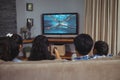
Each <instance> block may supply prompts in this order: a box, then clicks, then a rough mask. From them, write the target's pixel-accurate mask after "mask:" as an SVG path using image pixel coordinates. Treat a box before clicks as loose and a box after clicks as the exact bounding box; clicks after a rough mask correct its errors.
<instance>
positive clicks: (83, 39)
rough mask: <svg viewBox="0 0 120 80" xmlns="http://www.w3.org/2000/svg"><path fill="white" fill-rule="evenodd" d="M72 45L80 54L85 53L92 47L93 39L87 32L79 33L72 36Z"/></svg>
mask: <svg viewBox="0 0 120 80" xmlns="http://www.w3.org/2000/svg"><path fill="white" fill-rule="evenodd" d="M74 45H75V49H76V51H77V52H78V53H79V54H80V55H87V54H88V53H89V52H90V51H91V49H92V47H93V39H92V38H91V36H90V35H88V34H79V35H78V36H76V37H75V38H74Z"/></svg>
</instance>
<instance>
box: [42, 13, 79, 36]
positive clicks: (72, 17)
mask: <svg viewBox="0 0 120 80" xmlns="http://www.w3.org/2000/svg"><path fill="white" fill-rule="evenodd" d="M78 27H79V25H78V13H44V14H42V34H43V35H52V36H54V35H56V36H59V35H61V36H62V35H77V34H78V30H79V29H78Z"/></svg>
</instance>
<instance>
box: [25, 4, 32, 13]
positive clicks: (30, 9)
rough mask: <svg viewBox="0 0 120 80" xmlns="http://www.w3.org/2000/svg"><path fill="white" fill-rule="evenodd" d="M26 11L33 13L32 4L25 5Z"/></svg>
mask: <svg viewBox="0 0 120 80" xmlns="http://www.w3.org/2000/svg"><path fill="white" fill-rule="evenodd" d="M26 10H27V11H33V3H26Z"/></svg>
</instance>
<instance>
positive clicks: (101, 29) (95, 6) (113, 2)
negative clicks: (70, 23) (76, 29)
mask: <svg viewBox="0 0 120 80" xmlns="http://www.w3.org/2000/svg"><path fill="white" fill-rule="evenodd" d="M117 24H118V0H85V24H84V26H85V33H87V34H90V35H91V36H92V38H93V39H94V41H97V40H103V41H106V42H107V43H108V45H109V53H112V54H114V55H116V54H117V53H118V50H117V49H118V48H117V42H118V41H117V40H118V39H117V36H118V30H117V29H118V25H117Z"/></svg>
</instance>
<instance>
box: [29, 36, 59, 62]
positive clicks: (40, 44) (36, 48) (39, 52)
mask: <svg viewBox="0 0 120 80" xmlns="http://www.w3.org/2000/svg"><path fill="white" fill-rule="evenodd" d="M48 47H49V42H48V38H47V37H46V36H43V35H38V36H36V37H35V39H34V40H33V43H32V48H31V52H30V56H29V58H28V60H30V61H38V60H54V59H56V58H60V55H59V54H58V53H57V51H56V49H55V52H56V53H55V55H52V54H51V53H50V51H49V50H48Z"/></svg>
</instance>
